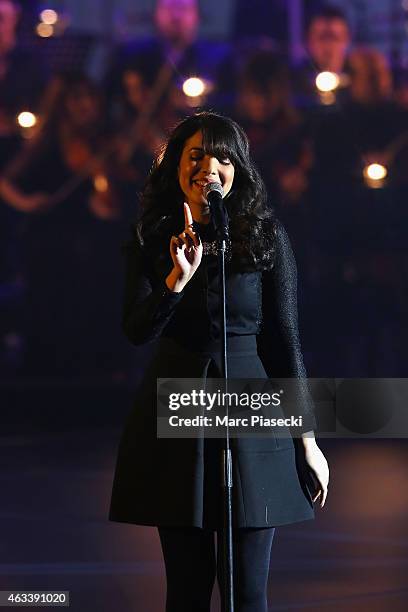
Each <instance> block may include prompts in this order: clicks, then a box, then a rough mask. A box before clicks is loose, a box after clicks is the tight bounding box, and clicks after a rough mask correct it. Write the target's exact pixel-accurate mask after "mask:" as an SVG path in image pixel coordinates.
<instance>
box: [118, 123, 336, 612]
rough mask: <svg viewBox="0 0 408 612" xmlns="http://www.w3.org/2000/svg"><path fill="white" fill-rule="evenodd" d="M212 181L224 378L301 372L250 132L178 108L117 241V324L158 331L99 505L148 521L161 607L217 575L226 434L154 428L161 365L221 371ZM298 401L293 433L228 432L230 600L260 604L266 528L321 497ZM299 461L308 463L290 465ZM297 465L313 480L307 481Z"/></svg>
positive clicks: (241, 605) (319, 464)
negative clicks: (126, 234) (218, 193)
mask: <svg viewBox="0 0 408 612" xmlns="http://www.w3.org/2000/svg"><path fill="white" fill-rule="evenodd" d="M208 182H217V183H221V185H222V187H223V192H224V204H225V208H226V210H227V212H228V216H229V219H230V241H229V244H228V248H227V264H226V296H227V350H228V372H229V377H230V378H264V379H265V378H268V376H270V377H273V376H280V377H293V378H298V379H302V378H304V377H305V376H306V373H305V368H304V364H303V358H302V354H301V349H300V342H299V335H298V326H297V299H296V265H295V261H294V257H293V253H292V249H291V246H290V242H289V240H288V237H287V234H286V232H285V229H284V227H283V226H282V224H281V223H280V222H279V221H278V220H277V219H276V218H275V217H274V215H273V211H272V209H271V207H268V205H267V202H266V193H265V188H264V185H263V182H262V180H261V178H260V176H259V175H258V173H257V171H256V169H255V167H254V165H253V163H252V161H251V158H250V155H249V147H248V140H247V137H246V135H245V133H244V132H243V131H242V129H241V128H240V127H239V126H238V125H237V124H236V123H235V122H234V121H232V120H231V119H228V118H226V117H222V116H219V115H217V114H215V113H209V112H202V113H198V114H195V115H193V116H191V117H188V118H187V119H185V120H184V121H182V122H181V123H180V124H179V125H178V126H177V127H176V128H175V129H174V131H173V132H172V134H171V135H170V138H169V140H168V142H167V145H166V146H165V148H164V151H163V152H162V154H161V155H160V156H159V158H158V159H157V161H156V163H155V166H154V168H153V170H152V172H151V174H150V176H149V178H148V180H147V184H146V187H145V190H144V193H143V196H142V215H141V219H140V220H139V222H138V223H137V225H136V226H135V227H134V232H133V233H134V235H133V238H132V240H130V241H129V242H128V243H126V245H125V253H126V258H127V259H126V261H127V264H126V265H127V268H126V284H125V298H124V311H123V329H124V332H125V334H126V336H127V337H128V338H129V340H130V341H131V342H132V343H133V344H136V345H140V344H143V343H146V342H150V341H152V340H156V339H158V343H157V352H156V353H155V355H154V357H153V360H152V362H151V363H150V365H149V367H148V368H147V371H146V373H145V376H144V379H143V381H142V383H141V385H140V388H139V390H138V394H137V398H136V402H135V405H134V409H133V410H132V411H131V413H130V414H129V416H128V419H127V422H126V426H125V428H124V432H123V434H122V438H121V441H120V446H119V452H118V458H117V463H116V470H115V476H114V483H113V491H112V499H111V507H110V514H109V518H110V520H112V521H119V522H127V523H134V524H138V525H154V526H157V527H158V531H159V536H160V541H161V545H162V550H163V557H164V562H165V567H166V575H167V602H166V612H193V611H194V612H209V611H210V601H211V593H212V589H213V585H214V581H215V576H216V575H217V578H218V583H219V586H220V588H221V589H222V587H223V563H222V562H221V561H220V560H221V556H220V555H221V554H222V552H221V542H222V537H221V534H220V532H221V529H222V525H223V508H222V494H221V492H222V489H221V484H222V483H221V471H220V468H219V464H220V453H221V449H222V447H223V440H222V439H216V438H205V437H200V438H194V439H192V438H184V439H170V438H158V437H157V434H156V379H157V378H207V377H220V376H221V374H220V372H221V367H222V366H221V362H220V348H221V335H220V328H219V305H220V302H219V294H218V267H217V266H218V257H217V242H216V240H215V238H216V236H215V234H214V228H213V224H212V219H211V215H210V210H209V206H208V204H207V201H206V199H205V197H204V192H203V190H204V187H205V185H206V184H207V183H208ZM299 404H300V405H299V406H298V411H299V413H300V414H301V415H302V426H301V427H300V428H297V431H298V432H299V433H298V437H292V436H291V435H288V436H287V437H285V438H281V437H278V436H273V435H272V436H270V437H263V438H256V437H246V438H233V439H231V450H232V458H233V487H232V503H233V511H232V512H233V546H234V591H235V609H236V611H237V612H266V611H267V580H268V571H269V561H270V551H271V545H272V539H273V535H274V531H275V528H276V527H277V526H278V525H285V524H289V523H295V522H298V521H304V520H308V519H312V518H314V509H313V502H314V501H316V500H317V499H318V498H320V505H321V507H323V505H324V503H325V500H326V495H327V486H328V480H329V470H328V465H327V461H326V459H325V457H324V456H323V454H322V452H321V450H320V449H319V447H318V446H317V444H316V441H315V438H314V432H313V430H314V429H315V428H316V423H315V417H314V414H313V408H312V406H311V404H310V403H309V402H308V400H307V398H306V395H305V396H304V397H301V398H300V401H299ZM299 459H300V460H301V461H300V462H299ZM302 462H303V465H304V466H305V467H306V469H305V471H302V470H299V469H298V466H299V465H300V464H301V463H302ZM305 474H308V476H309V478H310V480H312V481H313V482H314V484H315V490H314V491H312V494H311V493H310V492H309V488H308V486H306V482H305V481H306V478H305ZM216 532H217V548H218V551H217V555H216V550H215V548H216V547H215V538H214V534H215V533H216ZM217 557H218V563H217Z"/></svg>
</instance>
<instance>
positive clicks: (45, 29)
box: [36, 22, 54, 38]
mask: <svg viewBox="0 0 408 612" xmlns="http://www.w3.org/2000/svg"><path fill="white" fill-rule="evenodd" d="M36 32H37V34H38V36H40V37H41V38H49V37H50V36H52V35H53V34H54V28H53V27H52V25H50V24H49V23H44V22H41V23H39V24H38V25H37V27H36Z"/></svg>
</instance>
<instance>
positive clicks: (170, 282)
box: [166, 202, 203, 292]
mask: <svg viewBox="0 0 408 612" xmlns="http://www.w3.org/2000/svg"><path fill="white" fill-rule="evenodd" d="M184 220H185V227H184V230H183V231H182V232H181V234H179V235H178V236H172V237H171V240H170V255H171V258H172V260H173V264H174V268H173V270H172V272H171V273H170V274H169V276H168V277H167V279H166V282H167V286H168V287H169V289H171V290H172V291H178V292H179V291H182V289H184V287H185V285H186V284H187V283H188V281H189V280H190V279H191V277H192V276H193V274H194V272H195V271H196V270H197V268H198V266H199V265H200V263H201V258H202V255H203V245H202V242H201V239H200V237H199V236H198V235H197V234H196V232H195V231H194V230H193V216H192V214H191V210H190V207H189V205H188V204H187V203H186V202H184Z"/></svg>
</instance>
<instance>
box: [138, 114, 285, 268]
mask: <svg viewBox="0 0 408 612" xmlns="http://www.w3.org/2000/svg"><path fill="white" fill-rule="evenodd" d="M199 130H201V133H202V139H203V149H204V152H205V153H206V154H209V155H212V156H214V157H217V158H218V159H225V158H228V159H229V160H230V161H231V163H232V164H233V165H234V170H235V174H234V181H233V185H232V189H231V191H230V192H229V193H228V195H227V196H226V197H225V198H224V203H225V206H226V209H227V212H228V216H229V219H230V237H231V250H232V262H233V265H234V267H238V268H239V269H240V270H243V271H244V270H269V269H271V268H272V267H273V263H274V255H275V248H274V247H275V231H276V229H275V216H274V209H273V208H272V207H271V206H268V203H267V194H266V189H265V185H264V182H263V180H262V178H261V177H260V175H259V173H258V171H257V170H256V168H255V166H254V163H253V161H252V159H251V156H250V152H249V143H248V138H247V136H246V134H245V132H244V131H243V130H242V128H241V127H240V126H239V125H238V124H237V123H236V122H235V121H233V120H232V119H230V118H228V117H224V116H222V115H219V114H217V113H214V112H208V111H205V112H199V113H196V114H194V115H192V116H190V117H187V118H186V119H184V120H183V121H181V122H180V123H179V124H178V125H177V126H176V127H175V129H174V130H173V131H172V133H171V134H170V136H169V138H168V141H167V143H166V144H165V145H164V147H163V149H162V151H161V153H160V154H159V155H158V157H157V159H156V160H155V162H154V165H153V168H152V170H151V172H150V174H149V176H148V179H147V181H146V184H145V187H144V190H143V192H142V194H141V217H140V219H139V221H138V222H137V223H136V224H134V226H133V231H134V234H135V237H136V239H137V241H138V242H139V244H140V245H141V246H143V248H144V249H146V250H147V251H152V252H153V253H154V251H155V250H156V251H157V245H158V244H160V245H163V241H162V240H164V241H165V242H164V244H166V245H167V244H168V242H169V240H170V236H171V235H172V234H176V235H177V234H179V233H180V232H181V231H182V230H183V228H184V212H183V201H184V199H185V196H184V194H183V192H182V190H181V187H180V185H179V181H178V172H177V168H178V165H179V161H180V158H181V154H182V152H183V148H184V144H185V142H186V140H187V139H188V138H190V137H191V136H192V135H193V134H195V133H196V132H198V131H199ZM154 245H156V246H154Z"/></svg>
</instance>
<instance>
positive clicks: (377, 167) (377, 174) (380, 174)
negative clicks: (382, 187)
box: [364, 164, 387, 181]
mask: <svg viewBox="0 0 408 612" xmlns="http://www.w3.org/2000/svg"><path fill="white" fill-rule="evenodd" d="M364 176H366V177H367V178H369V179H370V180H372V181H382V180H383V179H384V178H385V177H386V176H387V168H386V167H385V166H383V165H382V164H369V165H368V166H366V167H365V168H364Z"/></svg>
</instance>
